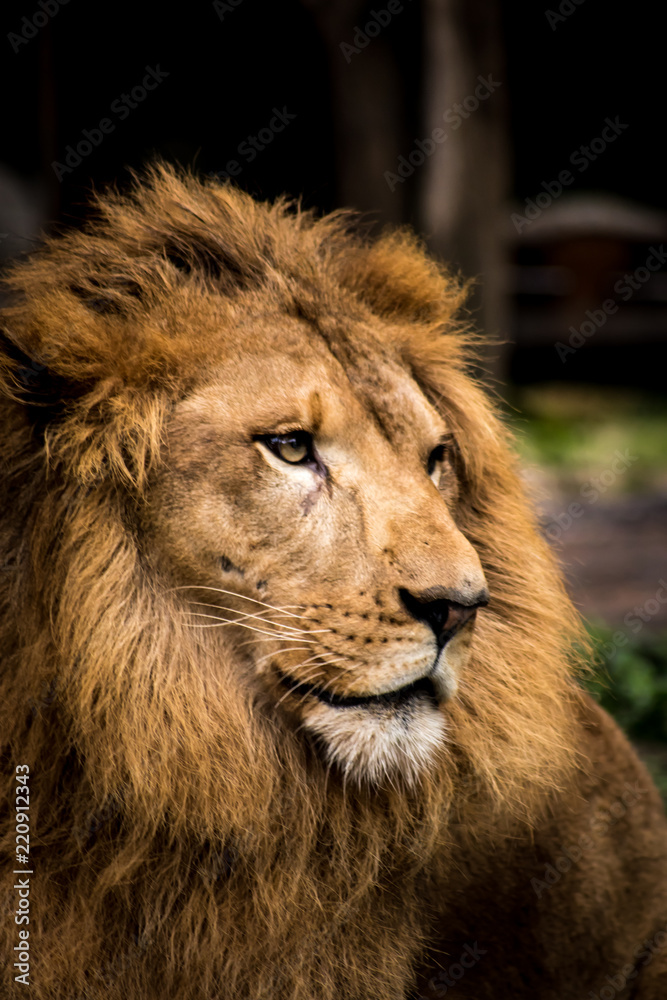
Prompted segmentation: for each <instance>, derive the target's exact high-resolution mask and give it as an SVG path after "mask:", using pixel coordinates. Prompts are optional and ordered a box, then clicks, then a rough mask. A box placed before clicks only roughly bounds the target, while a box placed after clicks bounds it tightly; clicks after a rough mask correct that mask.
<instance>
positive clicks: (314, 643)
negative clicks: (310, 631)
mask: <svg viewBox="0 0 667 1000" xmlns="http://www.w3.org/2000/svg"><path fill="white" fill-rule="evenodd" d="M257 631H259V630H257ZM275 638H276V639H298V640H299V642H307V643H308V644H309V645H311V646H317V645H318V642H317V640H316V639H304V638H302V636H300V635H299V636H296V635H285V633H284V632H280V633H278V634H277V635H276V636H275ZM260 642H271V640H270V639H248V641H247V642H241V643H239V646H250V645H257V644H258V643H260Z"/></svg>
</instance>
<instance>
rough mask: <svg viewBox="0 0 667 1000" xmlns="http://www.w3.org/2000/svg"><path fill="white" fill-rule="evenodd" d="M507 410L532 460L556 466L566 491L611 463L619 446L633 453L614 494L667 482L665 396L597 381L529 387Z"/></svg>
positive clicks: (525, 454)
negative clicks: (604, 385) (513, 407)
mask: <svg viewBox="0 0 667 1000" xmlns="http://www.w3.org/2000/svg"><path fill="white" fill-rule="evenodd" d="M516 404H517V407H518V409H517V410H514V411H512V410H510V411H509V412H508V414H507V416H508V418H509V420H510V423H512V424H513V426H514V429H515V431H516V433H517V439H518V444H519V449H520V452H521V455H522V457H523V459H524V461H525V462H526V463H527V464H528V465H531V466H532V465H536V466H538V467H542V468H544V469H550V470H552V471H553V472H554V473H556V474H557V475H558V478H559V481H560V485H561V487H562V488H564V489H565V490H568V489H569V490H571V491H573V492H576V491H577V489H578V487H579V486H581V485H582V483H584V482H586V480H588V479H589V478H590V477H591V476H592V475H597V474H599V473H600V471H601V470H602V469H604V468H606V466H607V465H608V464H609V462H610V460H611V459H612V458H613V456H614V454H615V453H616V451H620V452H622V453H626V452H627V453H629V454H630V455H631V456H632V457H633V459H634V460H633V461H632V462H631V464H630V466H629V468H628V470H627V472H626V473H624V474H623V476H620V477H619V478H618V480H617V482H616V483H615V484H614V488H613V489H612V490H611V493H612V494H613V493H617V492H623V493H630V492H633V491H646V490H651V489H655V488H660V487H661V486H664V485H665V481H666V475H665V453H666V451H667V403H666V401H665V399H664V398H660V397H651V396H649V395H647V394H641V395H639V394H634V393H632V392H630V391H627V390H625V391H621V390H609V389H605V390H603V389H601V388H598V387H595V386H583V387H575V386H540V387H539V389H537V388H536V389H524V390H523V391H522V392H521V394H520V395H519V396H518V397H517V399H516Z"/></svg>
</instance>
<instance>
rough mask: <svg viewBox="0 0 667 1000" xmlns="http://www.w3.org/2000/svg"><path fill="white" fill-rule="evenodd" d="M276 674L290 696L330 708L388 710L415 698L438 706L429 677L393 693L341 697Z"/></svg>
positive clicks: (279, 673)
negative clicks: (308, 698)
mask: <svg viewBox="0 0 667 1000" xmlns="http://www.w3.org/2000/svg"><path fill="white" fill-rule="evenodd" d="M276 673H277V675H278V678H279V680H280V683H281V684H282V685H283V686H284V687H286V688H287V689H288V691H290V693H291V694H295V695H300V696H301V697H303V696H305V695H310V696H311V697H313V698H317V699H318V700H319V701H321V702H323V703H324V704H325V705H330V706H331V707H332V708H360V707H361V708H373V707H379V708H388V707H396V706H400V705H404V704H406V702H409V701H413V700H414V699H416V698H428V700H429V701H431V702H432V703H433V704H434V705H437V704H438V698H437V695H436V690H435V686H434V684H433V681H432V680H431V679H430V677H420V678H419V679H418V680H416V681H412V683H411V684H406V685H405V686H404V687H400V688H396V690H395V691H385V692H384V693H383V694H365V695H343V694H335V693H334V692H333V691H327V690H326V689H325V688H321V687H318V686H317V685H316V684H308V683H306V682H305V681H297V680H295V679H294V678H292V677H286V676H285V675H284V674H283V673H281V672H280V671H279V670H276Z"/></svg>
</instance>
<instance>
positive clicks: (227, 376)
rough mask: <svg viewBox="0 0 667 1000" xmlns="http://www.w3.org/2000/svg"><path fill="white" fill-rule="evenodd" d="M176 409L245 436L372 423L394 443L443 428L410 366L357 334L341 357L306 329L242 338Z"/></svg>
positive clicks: (346, 433)
mask: <svg viewBox="0 0 667 1000" xmlns="http://www.w3.org/2000/svg"><path fill="white" fill-rule="evenodd" d="M346 354H347V352H346ZM179 414H180V415H181V417H183V418H185V419H186V420H187V421H188V422H191V421H192V420H195V421H197V420H199V421H200V422H201V423H202V424H205V425H206V426H208V427H212V426H217V427H218V428H219V430H220V431H221V432H223V433H225V432H226V433H230V434H235V433H240V434H242V435H247V434H248V433H250V434H262V433H271V432H273V431H283V430H286V429H288V428H289V429H293V428H296V427H301V428H303V429H305V430H309V431H311V432H312V433H313V434H317V435H321V436H326V437H328V438H330V439H332V440H333V439H337V438H339V437H341V436H342V437H350V436H351V435H352V434H357V435H358V434H360V433H362V432H363V431H364V430H366V431H368V430H369V429H370V428H371V427H372V428H373V430H374V431H375V432H379V433H380V434H381V436H382V437H384V438H385V439H388V440H389V441H390V442H391V443H393V444H395V445H397V446H400V445H405V444H408V445H409V444H410V443H411V442H414V441H415V440H421V439H426V440H428V439H433V440H435V439H437V437H438V435H439V434H441V433H442V431H443V429H444V424H443V420H442V417H441V416H440V415H439V414H438V413H437V411H436V410H435V408H434V407H432V406H431V404H430V403H429V402H428V401H427V399H426V398H425V397H424V395H423V393H422V392H421V390H420V388H419V386H418V385H417V383H416V382H415V381H414V379H412V378H411V376H410V374H409V372H408V371H407V369H406V368H404V367H403V366H402V365H401V364H400V363H399V362H398V361H397V360H395V359H394V358H392V357H391V356H390V355H389V354H388V353H387V352H385V351H383V350H381V349H377V348H376V346H375V345H374V344H373V343H372V342H370V343H369V342H367V341H366V342H364V341H363V339H362V338H361V337H360V338H359V349H358V350H357V351H355V352H354V355H350V354H347V356H346V357H345V358H344V360H339V358H338V357H336V356H335V354H334V353H333V352H332V351H331V350H330V349H329V348H328V346H327V345H325V344H323V343H322V341H321V340H319V338H315V337H308V336H307V335H305V334H302V335H301V337H297V336H294V334H292V335H291V336H290V337H289V338H288V339H286V340H284V341H283V340H277V341H276V342H273V343H272V342H271V341H270V340H267V339H265V338H264V337H262V338H259V337H258V338H257V339H256V342H255V343H252V342H248V341H247V340H245V341H244V342H241V343H239V344H238V345H237V349H236V350H235V351H234V352H233V353H232V354H230V356H228V357H227V358H225V359H224V360H223V361H221V363H220V364H219V365H212V366H211V367H210V369H209V370H208V371H207V373H206V378H205V380H204V381H203V384H202V385H201V386H200V387H199V388H198V389H197V390H195V391H194V392H193V393H192V394H191V395H190V396H189V397H188V398H187V399H186V400H184V401H183V403H182V404H181V406H180V407H179Z"/></svg>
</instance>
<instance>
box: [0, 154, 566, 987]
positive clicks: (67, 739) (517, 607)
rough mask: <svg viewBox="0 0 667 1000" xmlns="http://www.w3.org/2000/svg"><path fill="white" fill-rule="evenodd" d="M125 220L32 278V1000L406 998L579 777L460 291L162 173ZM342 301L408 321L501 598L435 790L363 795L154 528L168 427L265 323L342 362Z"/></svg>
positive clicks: (17, 323) (25, 441) (470, 525)
mask: <svg viewBox="0 0 667 1000" xmlns="http://www.w3.org/2000/svg"><path fill="white" fill-rule="evenodd" d="M96 209H97V214H96V218H95V219H94V221H93V222H92V223H91V224H90V225H88V226H87V227H85V228H83V229H82V230H81V231H76V232H70V233H69V234H67V235H65V236H61V237H58V238H52V239H50V240H48V241H47V242H46V244H45V247H44V248H43V249H42V250H40V251H39V252H37V253H36V254H35V255H34V256H32V257H31V258H29V259H28V260H27V261H25V262H23V263H21V264H20V265H19V266H17V267H16V268H15V269H14V270H13V272H12V273H11V275H10V276H9V278H8V281H7V294H8V296H9V301H8V304H7V306H6V308H5V309H4V311H3V317H2V328H3V331H4V332H3V335H2V337H3V339H2V343H1V344H0V389H1V390H2V393H3V395H4V397H5V402H4V405H3V410H2V416H1V423H0V468H1V469H2V483H1V486H0V492H1V495H2V510H3V511H4V512H5V514H4V521H3V524H2V527H1V529H0V570H1V572H0V611H1V620H0V655H1V656H2V675H1V680H0V732H1V735H2V756H3V764H4V774H5V777H4V782H5V790H6V793H7V794H6V797H5V800H8V801H11V800H12V797H13V794H14V792H13V788H14V767H15V765H17V764H21V763H28V764H29V766H30V769H31V782H30V785H31V819H30V823H31V831H32V838H33V839H32V840H31V846H32V852H33V853H32V857H33V859H34V870H35V873H36V874H35V875H34V886H35V889H34V893H33V895H34V904H33V911H32V916H31V923H30V934H31V941H34V957H33V961H34V968H33V984H32V987H31V988H32V995H33V996H34V997H35V1000H44V998H46V997H61V996H67V997H79V996H81V997H84V996H90V997H98V996H99V997H102V996H104V997H107V998H115V997H121V996H122V997H125V998H127V997H153V996H155V997H157V996H162V997H167V996H168V997H175V996H183V997H190V996H193V997H194V996H197V997H202V998H203V997H211V998H212V997H214V996H215V997H222V996H225V997H230V998H231V997H239V998H241V997H248V998H252V1000H258V998H260V997H267V998H271V1000H277V998H283V997H284V998H288V997H289V998H290V1000H314V998H316V997H317V998H322V1000H325V998H326V1000H334V998H336V1000H340V998H341V997H362V996H364V997H365V996H383V997H390V996H392V997H394V996H396V997H399V996H404V995H405V991H406V990H407V989H408V988H409V985H410V983H411V981H412V969H413V967H414V964H415V961H416V957H417V955H418V954H419V952H420V949H421V948H422V947H423V945H424V942H425V941H426V940H427V938H428V934H429V927H428V921H427V919H426V917H425V909H424V901H425V900H427V899H433V898H436V897H437V893H438V891H439V890H438V886H444V885H446V878H447V871H448V865H449V864H450V857H451V854H452V852H453V851H455V850H459V851H461V850H468V851H480V852H483V851H485V850H487V849H491V848H489V847H488V845H492V844H493V840H494V838H497V837H501V836H503V835H505V834H509V833H511V831H512V830H513V829H514V828H516V827H521V828H522V829H524V830H525V829H526V828H527V827H530V825H531V824H533V823H534V822H535V821H536V819H537V817H538V816H540V815H541V814H542V812H543V810H544V807H545V803H546V802H547V801H548V799H549V796H550V795H551V794H552V793H553V792H554V791H555V790H559V789H562V788H564V787H565V786H566V784H567V782H568V781H569V780H570V774H571V772H572V770H573V769H574V768H575V767H576V753H575V750H574V747H575V744H576V740H575V737H574V735H573V733H574V722H573V719H574V714H575V713H574V703H575V702H576V701H577V699H578V697H579V696H578V694H577V690H578V689H577V686H576V684H575V682H574V681H573V679H572V674H573V653H572V649H573V644H574V643H576V641H577V639H578V638H579V626H578V623H577V619H576V616H575V615H574V613H573V611H572V609H571V606H570V604H569V602H568V600H567V597H566V595H565V593H564V590H563V587H562V584H561V581H560V577H559V573H558V571H557V569H556V567H555V566H554V561H553V559H552V556H551V555H550V553H549V551H548V549H547V547H546V545H545V543H544V542H543V541H542V540H541V538H540V536H539V533H538V531H537V528H536V523H535V520H534V517H533V514H532V513H531V509H530V505H529V504H528V503H527V501H526V499H525V497H524V494H523V490H522V486H521V483H520V479H519V476H518V474H517V472H516V469H515V462H514V459H513V457H512V455H511V451H510V448H509V447H508V443H507V440H506V433H505V431H504V429H503V428H502V426H501V423H500V421H499V419H498V416H497V415H496V413H495V411H494V406H493V404H492V403H491V402H489V399H488V398H487V395H486V394H485V393H484V392H483V391H482V389H481V388H480V387H479V386H478V385H477V384H476V383H475V381H474V380H473V379H472V377H471V376H470V373H469V369H468V365H469V362H470V359H471V356H472V354H473V353H474V351H473V348H474V341H473V338H472V336H471V335H470V334H469V333H468V332H467V331H466V328H465V326H464V325H463V324H462V323H461V321H460V320H459V319H458V318H457V316H458V314H459V311H460V307H461V305H462V300H463V292H462V289H461V287H460V284H459V283H458V282H457V280H456V279H455V278H454V277H453V276H452V275H450V274H449V273H447V272H446V271H445V270H444V269H442V268H441V267H439V266H437V265H436V264H435V263H433V262H432V261H431V260H429V259H428V257H427V256H426V254H425V252H424V250H423V248H422V247H421V246H420V245H419V243H418V241H417V240H416V239H415V238H414V237H413V236H411V235H410V234H407V233H404V232H398V233H393V234H389V235H386V236H384V237H382V238H380V239H379V240H377V241H375V242H369V241H367V240H366V239H364V238H363V237H362V236H360V235H359V234H358V233H357V232H356V231H355V228H354V225H353V223H352V221H351V219H350V217H349V216H347V215H344V214H334V215H331V216H328V217H326V218H320V219H318V218H316V217H315V216H314V215H312V214H310V213H308V212H305V211H301V210H299V208H298V207H297V208H295V207H294V206H291V205H289V204H288V203H286V202H285V201H278V202H277V203H275V204H271V205H270V204H260V203H257V202H256V201H254V200H253V199H251V198H250V197H249V196H248V195H246V194H244V193H242V192H241V191H239V190H236V189H234V188H233V187H231V186H227V185H220V184H218V183H215V182H203V183H202V182H200V181H199V180H197V179H195V178H193V177H191V176H189V175H181V174H178V173H177V172H175V171H174V170H172V169H170V168H167V167H164V166H158V167H155V168H154V169H152V170H151V171H150V172H148V173H147V174H146V175H145V176H144V178H143V179H142V181H141V183H138V184H136V185H135V187H134V188H133V189H132V190H131V191H130V193H129V194H125V195H119V194H116V193H110V194H107V195H105V196H103V197H99V198H98V199H97V202H96ZM341 298H343V299H345V300H346V302H347V303H348V304H349V303H352V307H353V308H354V309H355V310H356V312H357V314H358V315H359V317H360V318H361V319H363V321H364V322H370V323H372V322H373V321H374V318H377V317H381V318H382V319H383V320H384V321H387V322H390V323H391V324H393V327H394V329H395V335H396V338H397V339H398V340H399V341H400V343H401V352H402V356H403V358H404V361H405V364H406V365H407V366H409V368H410V369H411V371H412V373H413V375H414V378H415V379H416V380H417V382H418V383H419V384H420V385H421V387H422V389H423V391H424V392H425V393H426V394H427V396H428V398H429V399H430V400H431V401H432V402H433V403H434V404H435V405H436V406H438V407H439V408H440V409H441V410H442V411H443V412H444V413H445V414H446V417H447V420H448V422H449V425H450V426H451V427H452V428H453V430H454V433H455V435H456V439H457V441H458V445H459V448H460V452H461V465H462V483H463V487H462V488H463V491H464V503H463V504H462V505H461V506H462V509H463V514H462V518H463V520H462V521H461V523H460V527H461V530H462V531H463V532H464V533H465V535H466V536H467V537H468V538H469V539H470V541H471V542H472V543H473V545H474V546H475V548H476V549H477V552H478V553H479V555H480V558H481V560H482V564H483V568H484V572H485V575H486V578H487V580H488V583H489V587H490V590H491V593H492V595H493V600H492V604H491V606H490V607H489V609H487V610H486V611H485V612H484V614H483V615H482V616H481V617H480V620H479V622H478V626H477V632H476V639H475V644H474V659H473V662H472V663H471V664H470V665H469V667H468V669H467V672H466V676H465V678H464V681H463V683H462V685H461V690H460V693H459V695H458V696H457V698H456V699H455V701H454V702H453V703H452V704H451V705H450V706H448V712H449V717H450V730H449V733H450V737H449V744H448V746H447V747H446V748H445V752H444V753H443V758H442V761H441V764H440V766H439V768H438V770H437V773H434V774H432V775H427V776H425V777H424V779H423V781H422V782H421V784H420V785H419V787H418V788H417V789H414V790H406V789H402V788H398V787H386V788H380V789H363V788H353V787H349V786H348V787H347V788H344V787H343V785H342V783H341V781H340V780H339V779H338V777H337V775H336V774H335V772H329V771H328V770H327V768H326V767H325V765H324V764H323V762H322V761H321V760H320V758H319V757H318V756H317V754H314V753H313V752H312V750H311V749H310V748H309V746H308V745H307V744H306V743H305V742H304V741H303V740H302V738H301V737H300V736H299V734H297V733H295V732H293V731H291V729H290V727H289V725H288V723H287V722H286V721H284V720H283V719H282V718H281V717H279V715H277V714H276V713H275V712H274V711H272V706H271V705H269V704H266V703H265V702H264V701H262V697H261V696H260V695H259V694H256V693H253V692H250V691H248V690H245V689H244V687H243V686H242V685H241V684H240V683H239V679H238V676H237V672H236V671H235V663H234V659H233V655H232V654H231V652H230V647H229V646H228V645H226V641H225V639H224V637H221V634H220V630H215V629H213V630H210V631H208V632H205V633H202V632H201V631H197V630H192V629H187V628H185V627H184V626H183V625H182V624H181V622H182V616H181V615H179V606H178V595H176V594H174V593H172V592H169V590H168V588H167V587H165V586H162V585H161V582H160V580H159V578H158V576H157V574H156V570H155V568H154V561H153V559H152V553H151V550H150V545H149V544H148V542H147V540H146V538H145V535H144V533H143V528H142V525H143V523H144V521H143V513H144V510H145V508H146V505H147V504H149V503H150V484H151V476H152V473H153V471H154V470H155V468H157V467H158V465H159V463H160V462H161V461H162V454H161V442H162V428H163V426H164V421H165V417H166V415H167V414H168V412H169V409H170V407H171V406H172V405H173V403H174V401H175V400H177V399H179V398H182V397H183V396H185V395H186V394H187V393H188V392H189V391H190V389H191V388H192V387H193V386H194V385H196V384H198V381H200V380H201V379H205V377H206V371H207V369H208V367H209V366H210V364H211V363H212V362H213V361H214V360H215V359H216V358H218V357H220V356H221V352H224V349H225V345H228V344H229V343H230V339H231V338H232V337H233V328H234V321H235V316H236V315H237V310H238V309H239V308H240V305H243V306H244V308H245V307H247V306H248V304H249V303H250V305H251V306H253V307H254V306H256V311H257V316H258V317H262V320H261V321H262V322H269V321H270V316H271V314H272V312H273V313H275V312H276V310H287V311H291V312H292V313H293V314H295V315H299V316H303V317H306V318H307V319H308V320H309V321H310V322H312V323H314V324H317V326H318V328H319V329H320V331H321V332H322V334H323V336H325V337H326V338H327V341H328V343H329V344H330V347H331V350H332V351H333V352H334V353H335V352H336V350H337V336H338V334H337V330H336V325H335V321H334V320H333V319H331V316H333V315H335V306H336V302H337V301H339V300H340V299H341ZM211 302H212V303H213V306H211ZM212 308H214V309H215V310H216V316H217V327H216V329H217V330H218V333H217V334H216V335H215V336H207V337H206V338H204V337H202V336H201V335H199V334H198V330H199V328H200V323H199V319H200V316H202V315H203V313H204V311H206V318H207V322H208V320H209V319H210V314H211V309H212ZM267 317H268V319H267ZM203 325H205V324H202V326H203ZM207 329H210V322H208V326H207ZM12 821H13V813H10V814H7V813H5V814H4V819H3V827H2V840H1V844H2V850H3V853H4V855H5V857H6V859H8V863H9V864H10V865H11V863H12V857H13V852H14V831H13V826H12ZM462 845H463V846H462ZM485 845H487V846H486V847H485ZM7 898H8V899H12V897H11V890H10V891H9V896H8V897H7ZM8 908H9V909H10V910H13V906H12V904H11V902H10V903H9V904H8ZM8 928H9V929H8ZM2 933H3V935H5V934H9V947H8V951H7V953H9V952H10V951H11V947H13V945H14V943H15V942H14V940H13V931H12V925H10V922H9V921H3V928H2Z"/></svg>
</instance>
